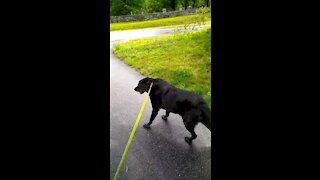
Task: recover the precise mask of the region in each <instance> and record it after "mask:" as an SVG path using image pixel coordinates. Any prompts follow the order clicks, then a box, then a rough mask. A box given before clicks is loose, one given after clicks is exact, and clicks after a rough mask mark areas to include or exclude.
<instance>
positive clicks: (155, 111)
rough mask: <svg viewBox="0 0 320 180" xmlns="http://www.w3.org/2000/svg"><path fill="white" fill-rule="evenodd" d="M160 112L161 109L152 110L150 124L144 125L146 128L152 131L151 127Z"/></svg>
mask: <svg viewBox="0 0 320 180" xmlns="http://www.w3.org/2000/svg"><path fill="white" fill-rule="evenodd" d="M158 112H159V109H153V110H152V114H151V117H150V121H149V122H148V124H144V125H143V127H144V128H146V129H150V125H151V124H152V121H153V120H154V118H155V117H156V116H157V114H158Z"/></svg>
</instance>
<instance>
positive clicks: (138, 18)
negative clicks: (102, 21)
mask: <svg viewBox="0 0 320 180" xmlns="http://www.w3.org/2000/svg"><path fill="white" fill-rule="evenodd" d="M195 13H196V10H195V9H187V10H183V11H171V12H159V13H151V14H134V15H125V16H110V23H116V22H131V21H143V20H150V19H160V18H168V17H175V16H182V15H188V14H195Z"/></svg>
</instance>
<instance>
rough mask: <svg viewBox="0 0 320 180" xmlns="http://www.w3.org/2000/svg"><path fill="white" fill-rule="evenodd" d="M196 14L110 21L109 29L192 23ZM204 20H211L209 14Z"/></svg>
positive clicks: (118, 29) (117, 29)
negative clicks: (143, 19) (129, 20)
mask: <svg viewBox="0 0 320 180" xmlns="http://www.w3.org/2000/svg"><path fill="white" fill-rule="evenodd" d="M195 17H196V15H187V16H177V17H171V18H162V19H156V20H146V21H136V22H123V23H111V24H110V31H120V30H129V29H142V28H153V27H166V26H179V25H184V24H186V23H193V22H194V21H195V20H194V18H195ZM205 22H206V23H210V22H211V14H210V13H207V14H205Z"/></svg>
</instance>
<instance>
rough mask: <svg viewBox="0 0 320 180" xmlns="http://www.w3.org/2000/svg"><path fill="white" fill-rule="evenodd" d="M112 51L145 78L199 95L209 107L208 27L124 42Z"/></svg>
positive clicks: (209, 52) (209, 43)
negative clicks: (185, 32) (160, 81)
mask: <svg viewBox="0 0 320 180" xmlns="http://www.w3.org/2000/svg"><path fill="white" fill-rule="evenodd" d="M113 52H114V54H115V55H116V56H117V57H118V58H119V59H121V60H123V61H124V62H125V63H127V64H128V65H130V66H131V67H133V68H135V69H136V70H137V71H139V72H140V73H141V74H143V75H145V76H149V77H153V78H161V79H164V80H166V81H168V82H169V83H170V84H172V85H174V86H176V87H178V88H181V89H185V90H189V91H193V92H196V93H198V94H199V95H201V96H202V97H203V98H204V99H205V101H206V102H207V103H208V105H209V107H211V93H210V92H211V88H210V87H211V28H206V29H203V30H200V31H197V32H193V33H189V34H187V35H186V34H185V35H183V34H176V35H169V36H162V37H156V38H148V39H143V40H134V41H128V42H123V43H120V44H116V45H115V46H114V48H113Z"/></svg>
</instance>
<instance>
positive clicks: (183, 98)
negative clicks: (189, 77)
mask: <svg viewBox="0 0 320 180" xmlns="http://www.w3.org/2000/svg"><path fill="white" fill-rule="evenodd" d="M156 84H157V86H158V88H159V96H161V104H162V108H163V109H165V110H168V111H170V112H173V113H177V114H180V115H181V116H183V115H184V114H185V113H186V112H188V111H191V110H196V111H198V112H199V114H200V117H199V119H198V122H201V123H203V124H204V125H205V126H206V127H207V128H208V129H209V130H210V131H211V113H210V109H209V107H208V105H207V104H206V102H205V101H204V99H203V98H202V97H201V96H200V95H198V94H196V93H193V92H190V91H185V90H182V89H179V88H176V87H174V86H172V85H170V84H169V83H167V82H166V81H164V80H161V79H157V83H156ZM195 123H197V122H195Z"/></svg>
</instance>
